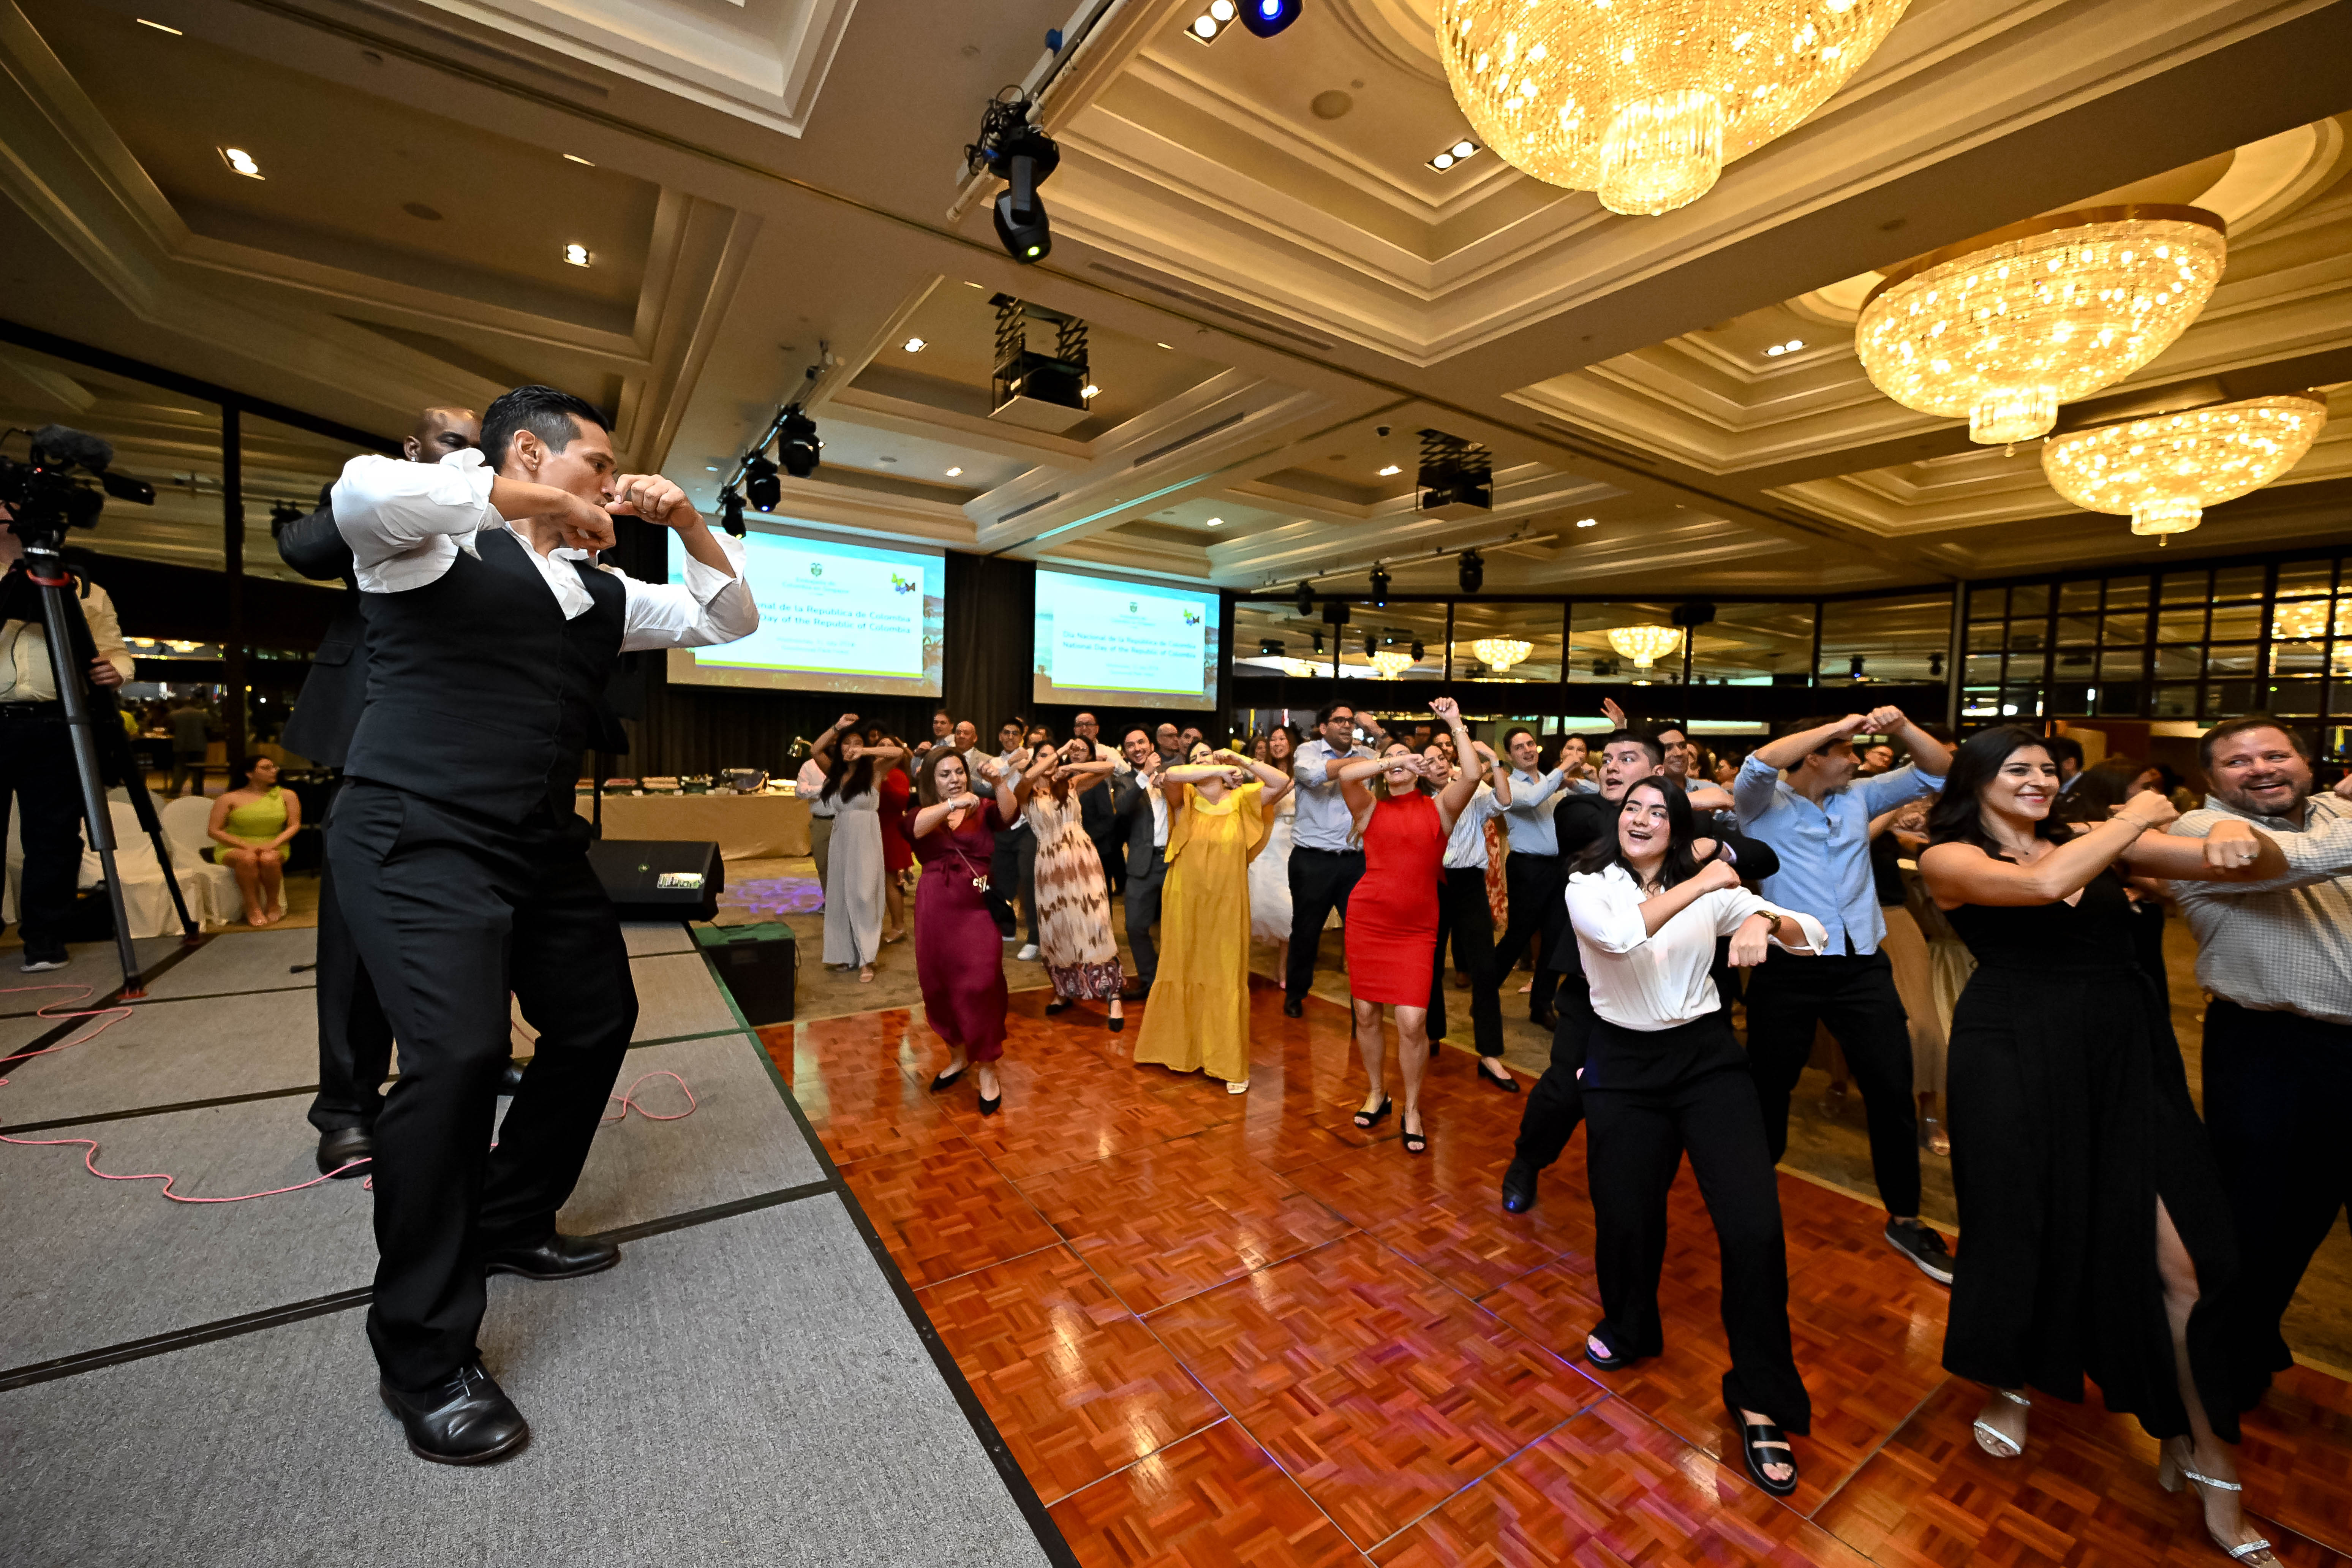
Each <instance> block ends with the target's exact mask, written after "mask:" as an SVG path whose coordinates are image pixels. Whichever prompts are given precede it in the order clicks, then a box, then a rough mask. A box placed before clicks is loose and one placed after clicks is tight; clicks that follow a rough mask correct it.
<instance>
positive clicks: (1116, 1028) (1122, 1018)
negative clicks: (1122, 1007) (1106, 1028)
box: [1110, 1013, 1127, 1035]
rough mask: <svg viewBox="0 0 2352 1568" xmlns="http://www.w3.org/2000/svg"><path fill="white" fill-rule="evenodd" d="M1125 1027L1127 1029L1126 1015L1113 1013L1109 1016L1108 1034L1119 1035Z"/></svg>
mask: <svg viewBox="0 0 2352 1568" xmlns="http://www.w3.org/2000/svg"><path fill="white" fill-rule="evenodd" d="M1126 1027H1127V1015H1126V1014H1124V1013H1113V1014H1112V1015H1111V1016H1110V1032H1111V1033H1112V1034H1114V1035H1116V1034H1118V1033H1119V1032H1120V1031H1121V1030H1123V1029H1125V1028H1126Z"/></svg>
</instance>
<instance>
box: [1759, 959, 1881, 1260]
mask: <svg viewBox="0 0 2352 1568" xmlns="http://www.w3.org/2000/svg"><path fill="white" fill-rule="evenodd" d="M1908 1019H1909V1015H1908V1014H1906V1013H1905V1012H1904V1011H1903V998H1902V997H1900V996H1898V995H1896V994H1895V963H1894V961H1893V960H1891V959H1889V958H1888V957H1887V956H1886V954H1885V952H1872V953H1864V954H1861V955H1858V956H1857V955H1854V954H1851V953H1849V954H1844V955H1839V954H1834V953H1832V954H1829V955H1827V956H1824V957H1820V958H1805V957H1801V956H1798V955H1795V954H1792V953H1786V952H1778V951H1775V952H1771V953H1769V954H1768V955H1767V956H1766V958H1765V960H1764V962H1763V963H1762V964H1761V965H1759V967H1757V968H1754V969H1751V970H1749V971H1748V1066H1749V1067H1750V1068H1752V1069H1753V1070H1754V1072H1755V1074H1756V1098H1757V1100H1758V1101H1759V1104H1760V1105H1761V1106H1762V1107H1763V1111H1764V1137H1765V1141H1766V1142H1767V1144H1768V1145H1769V1147H1770V1149H1771V1151H1772V1159H1773V1161H1774V1163H1779V1161H1780V1156H1781V1155H1783V1154H1785V1153H1787V1152H1789V1097H1790V1095H1791V1094H1793V1093H1794V1092H1795V1091H1796V1088H1797V1079H1798V1077H1799V1076H1800V1075H1801V1074H1802V1073H1803V1072H1804V1070H1805V1061H1806V1058H1809V1057H1811V1055H1812V1051H1813V1026H1814V1025H1815V1024H1817V1023H1818V1024H1822V1025H1826V1026H1828V1028H1829V1032H1830V1035H1831V1037H1832V1038H1834V1039H1835V1040H1836V1041H1837V1043H1838V1046H1839V1047H1840V1048H1841V1049H1843V1051H1844V1052H1845V1063H1846V1066H1847V1067H1848V1068H1851V1069H1853V1081H1854V1085H1855V1087H1856V1088H1858V1089H1861V1090H1862V1105H1863V1110H1864V1115H1865V1116H1866V1117H1867V1119H1868V1121H1869V1124H1870V1165H1871V1173H1872V1174H1873V1175H1874V1176H1875V1177H1876V1178H1877V1180H1878V1197H1879V1201H1880V1202H1882V1203H1884V1204H1885V1205H1886V1212H1887V1213H1888V1214H1890V1215H1895V1217H1896V1218H1898V1219H1908V1218H1911V1217H1912V1216H1914V1215H1916V1214H1918V1212H1919V1102H1918V1100H1916V1099H1914V1098H1913V1096H1912V1092H1911V1027H1910V1024H1909V1022H1908Z"/></svg>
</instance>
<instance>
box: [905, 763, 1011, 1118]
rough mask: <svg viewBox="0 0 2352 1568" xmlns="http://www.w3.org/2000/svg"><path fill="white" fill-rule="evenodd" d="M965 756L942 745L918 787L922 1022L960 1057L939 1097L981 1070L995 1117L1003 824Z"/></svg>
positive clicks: (985, 1099) (914, 828)
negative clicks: (967, 1072) (992, 893)
mask: <svg viewBox="0 0 2352 1568" xmlns="http://www.w3.org/2000/svg"><path fill="white" fill-rule="evenodd" d="M971 786H972V780H971V772H970V770H969V768H968V767H967V765H966V763H965V762H964V758H963V754H962V753H961V752H955V751H951V750H950V749H949V748H947V747H945V746H941V747H940V748H939V749H938V750H937V751H934V752H931V754H930V755H929V756H928V757H925V758H924V759H923V766H922V771H921V773H919V774H918V775H917V778H916V781H915V796H916V799H917V800H918V801H919V802H920V805H919V807H918V809H917V810H916V812H915V815H914V816H913V818H912V819H911V820H910V821H909V822H908V835H909V837H912V838H913V840H914V847H915V853H916V854H917V855H918V856H919V857H921V858H922V862H923V879H922V882H921V884H920V885H919V887H918V888H917V889H915V977H916V979H917V980H918V981H919V983H920V984H921V985H922V988H923V1015H924V1017H925V1020H926V1021H927V1022H928V1023H929V1025H930V1026H931V1028H932V1030H933V1031H934V1032H935V1033H937V1034H938V1036H939V1037H940V1038H941V1039H943V1040H945V1041H946V1042H947V1043H948V1046H949V1047H950V1050H951V1051H952V1052H953V1053H954V1054H953V1055H952V1056H950V1058H948V1065H947V1068H946V1069H945V1070H944V1071H942V1072H941V1073H940V1076H939V1077H937V1078H935V1079H932V1080H931V1092H933V1093H934V1094H936V1093H938V1092H939V1091H940V1090H941V1089H946V1088H947V1087H948V1086H949V1085H950V1084H952V1083H954V1082H955V1081H956V1080H957V1079H960V1078H961V1077H963V1073H964V1068H967V1067H976V1068H978V1069H979V1073H978V1077H979V1079H980V1113H981V1114H982V1116H993V1115H995V1114H996V1108H997V1106H998V1105H999V1104H1000V1103H1002V1101H1003V1091H1002V1089H1000V1087H999V1086H998V1083H997V1080H996V1062H997V1058H1000V1057H1002V1056H1003V1054H1004V1005H1005V994H1004V962H1003V949H1004V942H1003V938H1002V937H1000V936H998V935H997V932H996V921H995V918H994V917H993V916H992V915H991V914H990V913H989V912H988V905H987V903H986V901H985V896H986V893H987V890H988V862H989V857H990V856H991V855H992V854H993V853H994V852H995V848H996V830H997V829H998V828H999V827H1001V826H1003V822H1002V821H1001V820H1000V819H999V817H998V816H997V814H996V803H995V802H993V801H990V800H983V799H982V798H981V797H980V796H979V795H974V794H973V793H972V787H971Z"/></svg>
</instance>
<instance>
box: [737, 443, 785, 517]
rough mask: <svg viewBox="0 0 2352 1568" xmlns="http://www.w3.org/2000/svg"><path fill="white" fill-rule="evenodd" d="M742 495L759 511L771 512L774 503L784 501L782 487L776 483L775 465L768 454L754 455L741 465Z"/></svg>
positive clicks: (774, 506)
mask: <svg viewBox="0 0 2352 1568" xmlns="http://www.w3.org/2000/svg"><path fill="white" fill-rule="evenodd" d="M743 493H744V495H745V496H746V497H748V498H749V499H750V500H751V504H752V505H753V506H754V507H756V508H758V509H759V510H761V511H773V510H776V503H777V502H778V501H780V500H783V499H784V487H783V486H782V484H781V483H779V482H778V481H777V479H776V465H775V464H774V463H773V462H772V461H770V460H769V458H768V454H767V453H765V452H761V453H757V454H755V455H754V456H753V457H752V458H751V461H750V462H748V463H746V464H744V465H743Z"/></svg>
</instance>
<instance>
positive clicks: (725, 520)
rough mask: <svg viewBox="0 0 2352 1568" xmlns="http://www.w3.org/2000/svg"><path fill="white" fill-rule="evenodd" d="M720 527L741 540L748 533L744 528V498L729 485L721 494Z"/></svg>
mask: <svg viewBox="0 0 2352 1568" xmlns="http://www.w3.org/2000/svg"><path fill="white" fill-rule="evenodd" d="M719 526H720V527H721V528H724V529H725V530H726V531H728V532H730V533H731V534H733V535H734V536H735V537H736V538H738V539H740V538H742V537H743V535H744V533H745V532H746V530H745V528H744V527H743V498H742V497H741V496H740V494H738V493H737V492H736V489H735V487H734V486H733V485H729V486H728V487H727V488H726V489H723V490H720V491H719Z"/></svg>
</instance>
